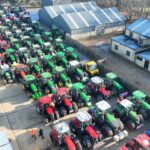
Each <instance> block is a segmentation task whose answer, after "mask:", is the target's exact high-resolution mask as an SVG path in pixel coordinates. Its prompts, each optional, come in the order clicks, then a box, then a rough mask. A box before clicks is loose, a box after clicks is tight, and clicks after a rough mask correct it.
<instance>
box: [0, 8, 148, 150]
mask: <svg viewBox="0 0 150 150" xmlns="http://www.w3.org/2000/svg"><path fill="white" fill-rule="evenodd" d="M0 21H1V25H0V35H1V36H0V48H1V53H0V58H1V63H2V64H1V78H2V79H3V82H4V83H5V84H9V83H11V82H12V81H13V82H20V83H21V85H22V88H23V89H24V90H25V92H26V94H27V96H28V97H29V98H33V99H35V103H36V108H37V110H38V112H39V113H40V114H41V115H42V117H43V121H44V122H45V123H49V122H51V123H52V122H54V121H55V120H58V119H59V118H61V117H63V116H66V115H67V114H70V113H76V116H75V117H74V118H71V119H70V120H69V121H63V122H57V123H52V124H51V132H50V138H51V141H52V142H53V143H54V144H55V145H56V146H58V148H59V149H63V150H64V149H66V150H75V149H79V150H81V149H83V148H86V149H89V148H93V149H96V148H98V147H100V146H101V144H102V142H101V141H102V140H103V139H104V138H106V137H113V140H114V141H116V142H118V141H119V140H122V139H124V138H125V137H126V136H128V132H127V131H126V130H124V126H126V127H128V128H129V129H139V128H141V127H142V126H143V125H144V120H146V119H148V118H149V117H150V104H149V102H148V99H147V96H146V95H145V94H144V93H143V92H142V91H139V90H137V91H134V92H133V93H131V94H129V93H128V92H127V90H126V89H125V88H124V86H123V85H122V83H121V82H120V79H119V77H118V76H117V75H116V74H115V73H113V72H109V73H107V74H105V76H103V77H100V76H99V69H98V66H97V64H96V62H94V61H89V62H84V63H83V62H80V59H79V57H78V54H77V51H76V49H75V48H74V47H70V46H67V45H66V44H65V34H63V33H61V32H60V31H59V29H58V28H57V27H56V26H51V28H50V31H47V30H44V29H43V28H41V27H40V25H39V23H38V22H37V21H32V20H31V19H30V17H29V13H28V12H27V11H26V10H25V9H24V8H22V7H11V8H10V9H6V10H1V11H0ZM112 98H116V99H117V101H116V105H115V106H114V107H111V105H110V104H109V101H110V100H111V99H112ZM81 107H88V111H87V112H85V111H79V108H81Z"/></svg>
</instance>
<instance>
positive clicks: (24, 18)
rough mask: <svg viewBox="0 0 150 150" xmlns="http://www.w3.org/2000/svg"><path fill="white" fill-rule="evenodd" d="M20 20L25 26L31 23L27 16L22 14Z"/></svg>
mask: <svg viewBox="0 0 150 150" xmlns="http://www.w3.org/2000/svg"><path fill="white" fill-rule="evenodd" d="M20 19H21V21H22V22H24V23H27V24H28V23H30V22H31V18H30V16H29V15H28V14H22V15H21V17H20Z"/></svg>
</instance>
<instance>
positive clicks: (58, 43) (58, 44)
mask: <svg viewBox="0 0 150 150" xmlns="http://www.w3.org/2000/svg"><path fill="white" fill-rule="evenodd" d="M54 45H55V49H56V50H57V51H65V45H64V43H63V40H62V39H60V38H57V39H55V43H54Z"/></svg>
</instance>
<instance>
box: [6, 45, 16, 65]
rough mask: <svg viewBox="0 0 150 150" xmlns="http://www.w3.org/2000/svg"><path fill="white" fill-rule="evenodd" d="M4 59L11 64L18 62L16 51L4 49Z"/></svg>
mask: <svg viewBox="0 0 150 150" xmlns="http://www.w3.org/2000/svg"><path fill="white" fill-rule="evenodd" d="M4 59H5V62H6V63H7V64H13V63H14V62H19V60H18V56H17V54H16V52H15V51H14V50H13V49H11V48H8V49H6V50H5V52H4Z"/></svg>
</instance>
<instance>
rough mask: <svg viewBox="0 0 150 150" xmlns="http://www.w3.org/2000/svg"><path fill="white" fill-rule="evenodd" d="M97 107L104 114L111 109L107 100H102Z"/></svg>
mask: <svg viewBox="0 0 150 150" xmlns="http://www.w3.org/2000/svg"><path fill="white" fill-rule="evenodd" d="M96 107H97V108H98V109H99V110H101V111H102V112H105V111H107V110H108V109H110V108H111V106H110V104H109V103H107V102H106V101H105V100H102V101H100V102H98V103H96Z"/></svg>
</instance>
